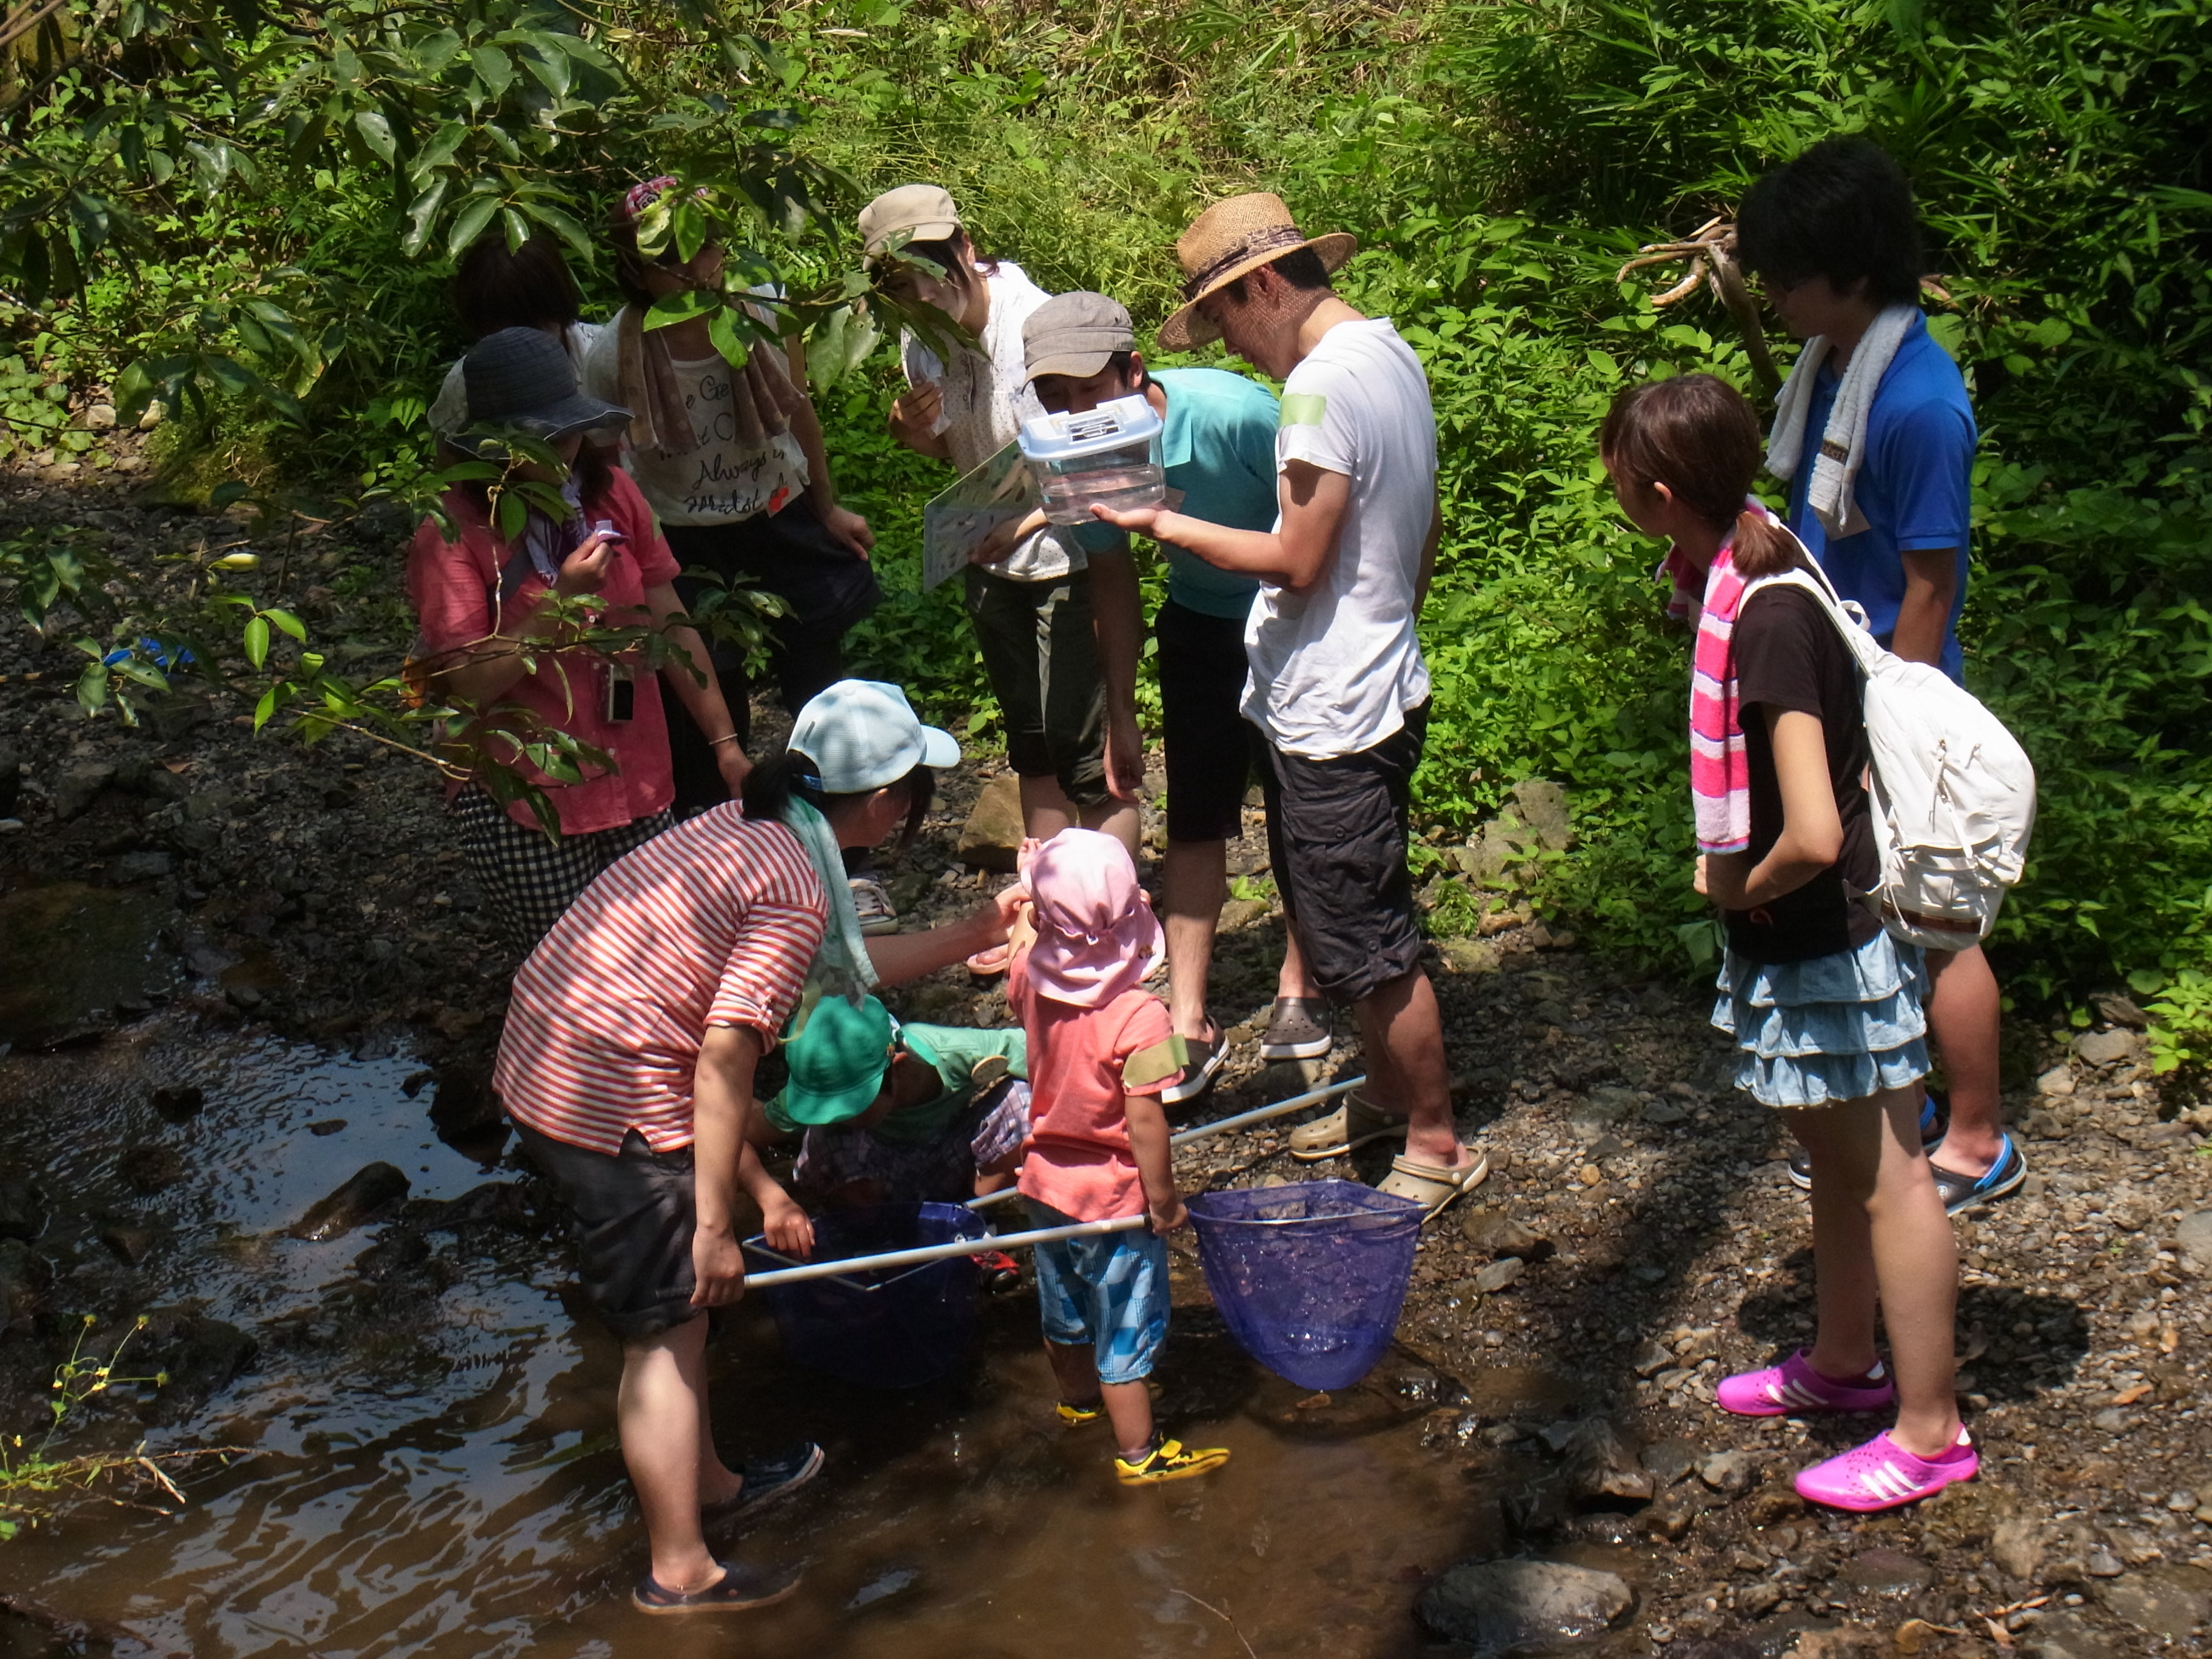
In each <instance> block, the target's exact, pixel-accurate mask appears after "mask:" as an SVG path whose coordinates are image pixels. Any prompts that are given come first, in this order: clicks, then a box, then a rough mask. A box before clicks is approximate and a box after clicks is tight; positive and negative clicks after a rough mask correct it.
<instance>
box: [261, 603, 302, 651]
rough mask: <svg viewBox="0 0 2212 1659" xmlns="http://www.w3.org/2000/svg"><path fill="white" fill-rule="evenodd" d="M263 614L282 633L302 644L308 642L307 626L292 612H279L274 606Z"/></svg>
mask: <svg viewBox="0 0 2212 1659" xmlns="http://www.w3.org/2000/svg"><path fill="white" fill-rule="evenodd" d="M261 614H262V615H263V616H264V617H268V618H269V620H270V622H272V623H275V624H276V627H277V629H279V630H280V631H281V632H283V633H286V634H289V635H291V636H292V637H293V638H294V639H295V640H298V641H301V643H302V644H305V643H306V642H307V624H306V623H303V622H301V620H300V619H299V618H298V617H295V616H294V615H293V614H292V613H291V612H290V611H279V610H276V608H275V607H273V606H272V607H270V609H269V610H266V611H263V612H262V613H261Z"/></svg>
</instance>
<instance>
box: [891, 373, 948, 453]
mask: <svg viewBox="0 0 2212 1659" xmlns="http://www.w3.org/2000/svg"><path fill="white" fill-rule="evenodd" d="M944 407H945V393H944V392H942V391H941V390H940V389H939V387H938V386H937V385H936V384H935V383H934V382H933V381H929V380H925V381H923V382H922V383H921V385H920V386H908V388H907V389H906V390H905V391H904V392H901V393H899V395H898V396H897V397H896V398H892V399H891V416H890V428H891V436H892V437H894V438H896V439H897V440H898V441H900V442H901V443H902V444H904V445H905V446H906V447H908V449H911V450H912V451H914V453H915V454H917V455H927V456H929V457H931V458H932V459H935V460H939V461H949V460H951V459H952V445H951V441H950V440H949V439H948V437H947V435H945V433H942V432H935V433H933V432H932V431H931V430H930V429H929V428H932V427H933V426H935V425H936V424H937V416H938V414H939V411H940V410H943V409H944Z"/></svg>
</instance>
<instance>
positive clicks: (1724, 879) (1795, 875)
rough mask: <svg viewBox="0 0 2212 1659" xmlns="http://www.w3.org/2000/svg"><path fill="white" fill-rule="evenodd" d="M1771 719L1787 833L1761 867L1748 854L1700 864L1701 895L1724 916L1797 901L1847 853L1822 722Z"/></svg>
mask: <svg viewBox="0 0 2212 1659" xmlns="http://www.w3.org/2000/svg"><path fill="white" fill-rule="evenodd" d="M1764 712H1765V715H1766V725H1767V730H1768V731H1769V732H1771V734H1772V737H1773V740H1774V771H1775V776H1776V780H1777V781H1778V783H1779V784H1780V786H1781V789H1782V833H1781V835H1780V836H1778V837H1776V839H1775V842H1774V845H1773V846H1772V847H1771V848H1768V850H1767V854H1766V856H1765V858H1763V859H1761V860H1759V862H1758V864H1757V865H1756V866H1751V860H1750V859H1749V856H1748V855H1747V854H1741V853H1735V854H1723V855H1719V856H1716V857H1711V858H1707V859H1701V860H1699V891H1700V892H1702V893H1705V895H1706V896H1708V897H1710V898H1711V900H1712V901H1713V902H1714V903H1716V904H1717V905H1719V906H1720V907H1721V908H1723V910H1753V909H1756V908H1759V906H1760V905H1762V904H1769V903H1771V902H1773V901H1774V900H1776V899H1778V898H1780V897H1782V896H1784V894H1785V893H1794V892H1796V890H1798V889H1799V888H1800V887H1802V886H1803V885H1804V884H1806V883H1807V882H1808V881H1810V880H1812V879H1813V878H1814V877H1815V876H1817V875H1819V874H1820V872H1822V871H1823V870H1825V869H1826V868H1827V867H1828V866H1830V865H1832V864H1833V863H1834V862H1835V861H1836V860H1837V859H1838V858H1839V857H1840V856H1842V854H1843V850H1844V821H1843V817H1842V815H1841V814H1840V813H1839V812H1838V811H1837V808H1836V792H1835V789H1834V787H1833V786H1832V785H1831V784H1830V782H1829V781H1828V746H1827V738H1826V734H1825V732H1823V731H1822V729H1821V726H1820V716H1819V715H1817V714H1805V713H1803V712H1802V711H1800V710H1797V709H1794V708H1792V709H1772V708H1770V709H1767V710H1765V711H1764ZM1747 866H1750V867H1748V868H1747Z"/></svg>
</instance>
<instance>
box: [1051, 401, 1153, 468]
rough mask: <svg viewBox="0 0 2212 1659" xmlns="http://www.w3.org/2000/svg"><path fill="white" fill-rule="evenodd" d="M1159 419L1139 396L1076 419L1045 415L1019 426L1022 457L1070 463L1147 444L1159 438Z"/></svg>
mask: <svg viewBox="0 0 2212 1659" xmlns="http://www.w3.org/2000/svg"><path fill="white" fill-rule="evenodd" d="M1160 429H1161V422H1160V417H1159V416H1158V415H1157V414H1155V413H1153V411H1152V404H1150V403H1148V402H1147V401H1146V399H1145V398H1144V397H1143V396H1141V395H1139V396H1136V397H1131V398H1115V399H1114V401H1113V402H1111V403H1109V404H1099V405H1098V407H1097V408H1096V409H1086V410H1084V411H1083V412H1082V413H1081V414H1080V415H1045V416H1039V417H1038V418H1037V419H1036V420H1034V421H1024V422H1022V430H1021V438H1020V441H1021V447H1022V453H1023V454H1024V456H1026V457H1027V458H1028V459H1030V460H1032V461H1042V462H1046V463H1050V462H1054V461H1072V460H1077V459H1081V458H1082V457H1084V456H1086V455H1098V454H1103V453H1106V452H1107V451H1109V450H1115V449H1126V448H1128V447H1130V446H1131V445H1133V444H1139V443H1147V442H1149V441H1152V439H1154V438H1157V437H1158V436H1159V435H1160Z"/></svg>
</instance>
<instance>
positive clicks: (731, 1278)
mask: <svg viewBox="0 0 2212 1659" xmlns="http://www.w3.org/2000/svg"><path fill="white" fill-rule="evenodd" d="M761 1048H762V1044H761V1038H760V1033H759V1032H757V1031H756V1030H753V1029H752V1028H751V1027H750V1026H749V1025H710V1026H708V1028H707V1036H706V1039H705V1041H704V1042H702V1043H701V1044H700V1045H699V1058H698V1060H697V1061H696V1063H695V1064H694V1065H693V1066H692V1068H691V1133H692V1137H693V1139H692V1143H691V1146H692V1150H691V1170H692V1201H693V1204H694V1206H695V1208H696V1216H697V1222H696V1226H695V1228H694V1230H693V1231H692V1235H691V1270H692V1273H693V1274H694V1275H695V1277H696V1279H697V1283H696V1285H695V1286H694V1288H693V1290H692V1291H691V1305H692V1306H693V1307H695V1308H719V1307H720V1306H722V1305H724V1304H726V1303H731V1302H735V1301H736V1300H737V1299H738V1297H741V1296H743V1295H744V1293H745V1261H744V1251H742V1250H740V1249H738V1236H737V1229H736V1222H735V1219H734V1216H735V1212H736V1209H737V1194H738V1166H739V1162H740V1158H741V1156H742V1153H743V1151H744V1141H745V1126H746V1122H747V1120H748V1119H750V1117H751V1115H752V1111H753V1068H754V1067H755V1066H757V1065H758V1064H759V1063H760V1057H761ZM755 1162H756V1164H757V1159H756V1160H755Z"/></svg>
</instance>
